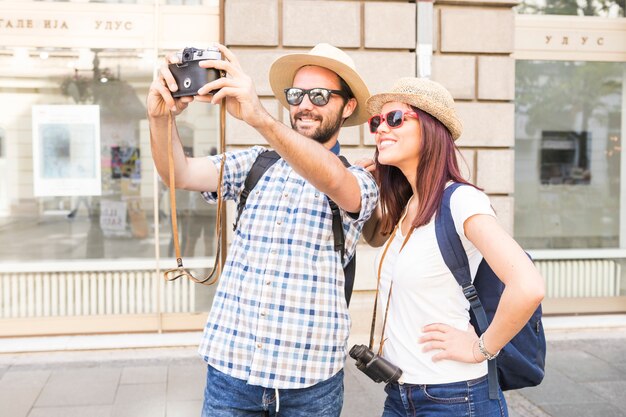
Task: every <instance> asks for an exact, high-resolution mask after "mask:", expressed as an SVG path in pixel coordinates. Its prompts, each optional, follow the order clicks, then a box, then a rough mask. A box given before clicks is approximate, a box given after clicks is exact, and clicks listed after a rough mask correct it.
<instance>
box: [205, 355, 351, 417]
mask: <svg viewBox="0 0 626 417" xmlns="http://www.w3.org/2000/svg"><path fill="white" fill-rule="evenodd" d="M277 405H278V412H277V410H276V408H277ZM342 406H343V370H341V371H339V372H338V373H337V374H335V375H334V376H332V377H331V378H329V379H327V380H326V381H322V382H319V383H317V384H315V385H313V386H311V387H307V388H300V389H279V390H278V401H277V398H276V390H275V389H274V388H263V387H260V386H257V385H248V383H246V381H244V380H241V379H237V378H233V377H231V376H228V375H226V374H225V373H223V372H220V371H218V370H217V369H215V368H213V367H212V366H210V365H209V367H208V371H207V381H206V388H205V390H204V405H203V406H202V417H243V416H246V417H252V416H254V417H257V416H258V417H261V416H268V415H269V416H285V417H310V416H316V417H318V416H319V417H339V415H340V414H341V407H342Z"/></svg>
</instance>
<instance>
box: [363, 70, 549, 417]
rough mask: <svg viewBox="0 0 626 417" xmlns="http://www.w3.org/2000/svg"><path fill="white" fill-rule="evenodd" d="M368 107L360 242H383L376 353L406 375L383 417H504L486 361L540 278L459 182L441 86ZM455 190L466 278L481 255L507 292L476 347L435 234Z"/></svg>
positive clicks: (381, 97)
mask: <svg viewBox="0 0 626 417" xmlns="http://www.w3.org/2000/svg"><path fill="white" fill-rule="evenodd" d="M367 107H368V111H369V112H370V114H373V116H372V118H371V119H370V120H369V128H370V131H371V132H372V133H373V134H375V135H376V136H375V140H376V147H377V150H376V153H375V162H374V161H370V163H369V164H368V163H366V162H362V163H361V164H362V165H364V166H366V168H368V169H369V170H370V171H372V172H373V173H374V174H375V176H376V178H377V181H378V185H379V187H380V207H379V209H378V210H377V213H376V214H375V217H374V218H373V219H372V220H371V221H370V222H369V224H368V225H367V227H366V230H364V236H365V237H366V239H367V240H368V242H369V243H370V244H372V245H373V246H381V245H382V244H383V243H385V242H386V244H385V249H384V250H382V251H381V253H380V254H379V255H378V257H377V259H376V266H377V270H378V271H380V272H379V275H380V277H379V280H380V281H379V291H380V292H379V300H378V305H379V311H378V314H379V317H381V318H382V317H385V316H386V319H385V320H384V321H385V322H386V324H385V325H384V328H383V330H382V331H383V332H384V336H383V338H382V340H384V346H383V349H382V352H379V353H380V354H381V355H382V356H383V357H385V358H386V359H387V360H389V361H390V362H391V363H393V364H395V365H397V366H399V367H400V368H401V369H402V370H403V375H402V378H401V380H400V381H399V382H400V383H390V384H388V385H387V386H386V388H385V391H386V392H387V399H386V401H385V408H384V412H383V416H408V415H415V416H428V417H431V416H469V415H470V412H471V415H472V416H507V415H508V411H507V408H506V403H505V400H504V397H503V395H502V391H500V392H499V393H498V394H499V399H496V400H490V399H489V395H488V383H487V377H486V375H487V359H488V358H492V357H493V356H495V355H496V354H497V352H499V350H500V349H501V348H502V347H503V346H504V345H505V344H507V343H508V342H509V341H510V340H511V339H512V338H513V336H515V334H516V333H517V332H518V331H519V330H520V329H521V328H522V326H523V325H524V324H525V323H526V322H527V321H528V319H529V317H530V316H531V314H532V313H533V312H534V311H535V309H536V308H537V306H538V305H539V303H540V302H541V300H542V299H543V295H544V283H543V279H542V277H541V275H540V274H539V273H538V271H537V270H536V269H535V267H534V265H533V264H532V262H531V261H530V260H529V258H528V257H527V256H526V254H525V253H524V251H523V250H522V249H521V248H520V246H519V245H518V244H517V243H516V242H515V241H514V240H513V239H512V238H511V237H510V236H509V235H508V234H507V233H506V232H505V231H504V230H503V229H502V227H501V226H500V225H499V224H498V222H497V220H496V217H495V214H494V212H493V210H492V208H491V205H490V202H489V198H488V197H487V196H486V195H485V194H484V193H483V192H482V191H481V190H480V189H478V188H477V187H475V186H474V185H472V184H470V183H469V182H467V181H466V180H465V179H463V177H462V175H461V173H460V171H459V168H458V165H457V159H456V151H457V148H456V146H455V144H454V140H456V139H457V138H458V137H459V136H460V135H461V130H462V126H461V123H460V121H459V119H458V117H457V115H456V112H455V110H454V100H453V99H452V96H451V95H450V93H449V92H448V91H447V90H446V89H445V88H444V87H443V86H441V85H440V84H438V83H435V82H433V81H430V80H426V79H419V78H402V79H400V80H398V81H397V82H396V84H395V85H394V87H393V88H392V90H391V91H390V92H388V93H383V94H377V95H374V96H372V97H371V98H370V99H369V100H368V102H367ZM452 182H458V183H462V184H464V185H462V186H460V187H459V188H458V189H456V190H455V191H454V192H453V194H452V198H451V201H450V209H451V212H452V217H453V219H454V224H455V227H456V230H457V233H458V234H459V236H460V238H461V241H462V244H463V248H464V249H465V252H466V254H467V257H468V259H469V264H470V270H471V272H472V274H473V275H474V274H475V273H476V270H477V268H478V265H479V263H480V262H481V261H482V259H483V256H484V258H485V259H486V260H487V262H488V263H489V265H490V266H491V267H492V269H493V270H494V271H495V273H496V274H497V275H498V277H500V279H501V280H502V281H503V282H504V284H505V285H506V289H505V290H504V293H503V294H502V298H501V302H500V304H499V307H498V310H497V312H496V315H495V317H494V319H493V321H492V323H491V324H490V326H489V327H488V328H487V330H486V332H485V333H484V335H483V336H482V340H480V343H479V337H478V336H477V334H476V332H475V331H474V328H473V327H472V326H471V325H470V324H469V312H468V309H469V304H468V302H467V300H466V299H465V297H464V296H463V293H462V291H461V287H460V286H459V285H458V284H457V282H456V280H455V279H454V277H453V275H452V274H451V272H450V270H449V269H448V268H447V266H446V264H445V263H444V261H443V258H442V256H441V252H440V250H439V246H438V244H437V239H436V236H435V227H434V223H435V220H434V218H435V217H434V215H435V214H436V212H437V210H438V208H439V204H440V202H441V199H442V194H443V191H444V189H445V187H446V186H448V185H450V184H451V183H452ZM378 268H380V269H378ZM390 288H391V289H392V291H391V295H390ZM387 305H388V307H387ZM379 332H380V329H379ZM479 345H480V346H479Z"/></svg>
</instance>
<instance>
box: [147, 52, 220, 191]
mask: <svg viewBox="0 0 626 417" xmlns="http://www.w3.org/2000/svg"><path fill="white" fill-rule="evenodd" d="M168 62H172V59H171V58H170V59H166V63H165V64H163V65H162V66H161V68H160V71H159V75H158V76H157V78H156V79H155V80H154V81H153V82H152V84H151V85H150V89H149V91H148V98H147V100H146V105H147V108H148V122H149V126H150V146H151V149H152V159H153V160H154V164H155V166H156V169H157V172H158V173H159V176H160V177H161V179H162V180H163V181H164V183H165V184H166V185H167V186H169V162H168V144H167V135H168V133H167V131H168V116H169V115H170V114H171V118H172V126H171V135H172V149H173V157H174V174H175V177H176V188H182V189H186V190H190V191H209V192H214V191H216V190H217V177H218V172H217V168H216V167H215V165H214V164H213V163H212V162H211V161H210V160H209V159H208V158H205V157H198V158H190V157H187V156H185V154H184V152H183V146H182V144H181V141H180V137H179V136H178V131H177V130H176V121H175V116H176V115H178V114H180V113H181V112H182V111H183V110H184V109H186V108H187V106H188V105H189V103H191V102H192V101H193V100H194V98H193V97H181V98H179V99H175V98H173V97H172V93H171V91H170V89H169V88H168V87H167V85H169V86H170V88H171V89H172V90H173V91H175V90H176V89H177V86H176V82H175V81H174V77H173V76H172V73H171V72H170V71H169V69H168V67H167V63H168Z"/></svg>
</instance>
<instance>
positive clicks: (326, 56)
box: [270, 43, 370, 126]
mask: <svg viewBox="0 0 626 417" xmlns="http://www.w3.org/2000/svg"><path fill="white" fill-rule="evenodd" d="M307 65H314V66H318V67H323V68H327V69H329V70H331V71H333V72H335V73H336V74H337V75H339V76H340V77H341V78H342V79H343V80H344V81H345V82H346V84H348V86H350V89H351V90H352V93H353V94H354V97H355V98H356V101H357V106H356V109H355V110H354V113H352V114H351V115H350V117H348V118H347V119H346V122H345V123H344V126H356V125H360V124H362V123H365V122H366V121H367V119H368V114H367V111H366V109H365V101H366V100H367V98H368V97H369V96H370V92H369V89H368V88H367V86H366V85H365V82H364V81H363V79H361V76H360V75H359V74H358V73H357V72H356V67H355V66H354V61H353V60H352V58H350V57H349V56H348V54H346V53H345V52H343V51H342V50H341V49H338V48H335V47H334V46H332V45H329V44H327V43H320V44H317V45H315V47H314V48H313V49H311V50H310V51H309V52H307V53H300V54H289V55H285V56H283V57H280V58H278V59H277V60H276V61H274V63H273V64H272V66H271V68H270V85H271V86H272V91H273V92H274V95H275V96H276V98H277V99H278V101H280V103H281V104H282V105H283V106H284V107H285V108H287V109H289V103H287V99H286V98H285V88H289V87H293V79H294V76H295V75H296V72H297V71H298V70H299V69H300V68H302V67H304V66H307ZM318 87H322V86H318Z"/></svg>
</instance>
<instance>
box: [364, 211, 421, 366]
mask: <svg viewBox="0 0 626 417" xmlns="http://www.w3.org/2000/svg"><path fill="white" fill-rule="evenodd" d="M403 219H404V218H402V219H400V221H399V222H398V224H396V227H394V229H393V232H392V233H391V236H389V239H388V240H387V244H386V245H385V249H384V250H383V253H382V255H381V257H380V262H379V264H378V281H377V282H376V296H375V298H374V312H373V313H372V327H371V329H370V343H369V348H370V350H372V347H373V346H374V333H375V329H376V310H377V307H378V293H379V292H380V275H381V271H382V268H383V261H384V260H385V255H387V250H389V247H390V246H391V242H393V240H394V239H395V237H396V232H397V231H398V227H400V225H401V224H402V220H403ZM412 233H413V227H411V229H409V232H408V233H407V235H406V237H405V238H404V242H402V246H401V247H400V250H399V251H398V254H399V253H400V252H402V249H404V246H405V245H406V244H407V242H408V241H409V238H410V237H411V234H412ZM390 280H391V282H390V284H389V294H387V306H386V307H385V317H384V318H383V328H382V332H381V334H380V344H379V346H378V354H379V355H382V353H383V346H384V345H385V327H386V326H387V317H388V315H389V302H390V301H391V290H392V289H393V278H390Z"/></svg>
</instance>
